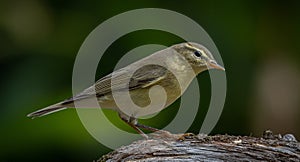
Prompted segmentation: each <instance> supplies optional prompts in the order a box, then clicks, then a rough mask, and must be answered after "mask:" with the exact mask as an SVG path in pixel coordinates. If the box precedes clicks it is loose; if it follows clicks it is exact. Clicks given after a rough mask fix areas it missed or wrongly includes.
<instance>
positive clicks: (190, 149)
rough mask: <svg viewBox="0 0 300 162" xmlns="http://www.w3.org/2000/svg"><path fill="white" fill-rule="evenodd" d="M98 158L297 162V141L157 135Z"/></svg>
mask: <svg viewBox="0 0 300 162" xmlns="http://www.w3.org/2000/svg"><path fill="white" fill-rule="evenodd" d="M100 161H300V143H299V142H297V141H296V139H295V137H294V136H293V135H291V134H287V135H284V136H283V137H282V136H281V135H273V134H272V132H271V131H265V132H264V135H263V137H261V138H256V137H248V136H243V137H242V136H229V135H215V136H207V135H204V134H199V135H193V134H184V135H171V136H170V135H169V136H168V137H164V136H156V137H152V138H150V139H147V140H139V141H135V142H133V143H132V144H130V145H128V146H122V147H121V148H119V149H117V150H115V151H113V152H111V153H109V154H107V155H104V156H102V157H101V158H100V159H99V160H98V162H100Z"/></svg>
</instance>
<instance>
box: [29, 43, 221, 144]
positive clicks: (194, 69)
mask: <svg viewBox="0 0 300 162" xmlns="http://www.w3.org/2000/svg"><path fill="white" fill-rule="evenodd" d="M209 69H218V70H222V71H225V69H224V67H223V66H221V65H219V64H218V63H217V61H216V60H215V59H214V57H213V55H212V54H211V53H210V51H209V50H208V49H207V48H205V47H204V46H203V45H201V44H198V43H195V42H183V43H179V44H175V45H172V46H170V47H167V48H165V49H163V50H160V51H157V52H155V53H153V54H151V55H149V56H147V57H145V58H142V59H140V60H138V61H136V62H134V63H132V64H129V65H127V66H125V67H123V68H121V69H118V70H115V71H113V72H112V73H110V74H108V75H106V76H104V77H102V78H100V79H99V80H97V81H96V82H95V83H94V85H92V86H90V87H88V88H86V89H85V90H83V91H82V92H80V93H78V94H76V95H74V96H73V97H71V98H68V99H66V100H63V101H61V102H59V103H56V104H53V105H50V106H48V107H46V108H43V109H40V110H37V111H35V112H32V113H30V114H28V115H27V116H28V117H30V118H36V117H42V116H45V115H48V114H51V113H54V112H57V111H61V110H64V109H67V108H76V106H75V102H82V101H86V100H88V99H90V98H92V97H94V96H96V97H97V101H98V103H99V105H100V107H101V108H104V109H112V110H115V111H117V112H118V114H119V117H120V118H121V119H122V120H123V121H124V122H126V123H127V124H128V125H129V126H131V127H132V128H133V129H135V130H136V131H137V132H138V133H139V134H141V135H142V136H143V137H145V138H148V136H147V135H146V134H145V133H144V132H143V130H142V129H145V130H150V131H153V132H156V131H160V130H159V129H156V128H153V127H150V126H146V125H142V124H140V123H138V118H139V117H140V116H143V115H150V114H154V113H156V112H157V111H160V110H161V109H164V108H167V107H168V106H169V105H170V104H172V103H173V102H175V101H176V100H177V99H178V98H179V97H180V96H181V95H182V94H183V93H184V91H185V90H186V88H187V87H188V86H189V84H190V83H191V81H192V80H193V79H194V78H195V77H196V76H197V75H198V74H199V73H201V72H203V71H206V70H209ZM156 86H160V87H163V88H164V90H165V91H164V92H165V93H164V94H162V93H161V91H156V92H153V93H154V95H152V97H153V96H154V99H153V98H150V97H149V95H151V93H150V91H151V89H152V88H154V87H156ZM114 92H115V93H114ZM122 92H129V94H130V99H131V100H132V102H133V103H134V104H135V105H137V106H138V107H141V110H143V108H144V107H147V106H149V105H151V102H152V100H158V99H160V98H163V96H165V102H164V103H163V104H161V107H162V108H161V109H157V110H152V109H153V108H151V107H150V108H149V107H148V109H149V110H146V113H145V111H138V110H137V109H134V110H131V111H130V112H129V113H128V112H124V109H120V106H119V104H118V103H117V101H116V99H115V98H114V96H113V95H114V94H121V95H122V94H124V93H122ZM155 98H156V99H155ZM118 102H125V103H123V105H125V106H126V105H127V103H126V101H125V100H121V101H118ZM128 105H130V104H128ZM128 109H129V108H128ZM140 112H142V113H140ZM147 113H148V114H147Z"/></svg>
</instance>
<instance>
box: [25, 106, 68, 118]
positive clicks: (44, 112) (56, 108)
mask: <svg viewBox="0 0 300 162" xmlns="http://www.w3.org/2000/svg"><path fill="white" fill-rule="evenodd" d="M64 109H66V107H65V105H62V103H57V104H54V105H51V106H48V107H46V108H43V109H40V110H38V111H35V112H32V113H30V114H28V115H27V117H30V118H36V117H41V116H45V115H48V114H52V113H54V112H57V111H60V110H64Z"/></svg>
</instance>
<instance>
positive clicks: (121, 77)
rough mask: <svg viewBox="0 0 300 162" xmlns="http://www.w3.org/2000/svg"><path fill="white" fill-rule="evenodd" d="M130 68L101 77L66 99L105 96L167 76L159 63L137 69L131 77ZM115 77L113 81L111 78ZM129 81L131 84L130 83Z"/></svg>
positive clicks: (153, 82) (139, 86)
mask: <svg viewBox="0 0 300 162" xmlns="http://www.w3.org/2000/svg"><path fill="white" fill-rule="evenodd" d="M129 70H130V69H126V68H123V69H120V70H117V71H115V72H114V73H113V74H109V75H107V76H105V77H103V78H101V79H99V80H98V81H97V82H96V83H95V84H94V85H93V86H91V87H89V88H87V89H85V90H84V91H82V92H81V93H79V94H78V95H76V96H74V97H72V98H70V99H68V100H66V101H65V102H72V101H74V100H81V99H84V98H89V97H91V96H94V95H96V96H98V97H100V96H104V95H105V94H108V93H111V92H112V90H114V91H122V90H126V89H128V90H134V89H138V88H146V87H149V86H151V85H153V84H155V83H157V82H159V81H160V80H162V79H164V78H165V77H166V76H167V69H166V68H164V67H162V66H159V65H146V66H143V67H141V68H139V69H138V70H136V71H135V72H134V73H133V75H132V76H131V77H130V71H129ZM112 77H113V81H112V80H111V78H112ZM128 82H129V84H128Z"/></svg>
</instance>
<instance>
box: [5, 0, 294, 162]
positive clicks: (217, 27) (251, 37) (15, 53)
mask: <svg viewBox="0 0 300 162" xmlns="http://www.w3.org/2000/svg"><path fill="white" fill-rule="evenodd" d="M149 7H153V8H165V9H170V10H174V11H177V12H179V13H182V14H184V15H186V16H188V17H190V18H192V19H193V20H195V21H196V22H198V23H199V24H200V25H201V26H202V27H203V28H204V29H205V30H206V31H207V32H208V34H209V35H210V36H211V37H212V39H213V40H214V42H215V44H216V45H217V47H218V49H219V51H220V53H221V55H222V58H223V61H224V64H225V68H226V74H227V89H228V91H227V98H226V103H225V107H224V110H223V113H222V116H221V118H220V120H219V122H218V124H217V126H216V127H215V129H214V130H213V132H212V134H225V133H227V134H233V135H253V136H260V135H261V133H262V131H263V130H266V129H271V130H273V131H274V133H281V134H285V133H293V134H294V135H295V136H296V137H298V138H300V127H299V123H300V120H299V118H298V116H299V115H300V100H299V99H300V73H299V69H300V53H299V52H300V44H299V37H300V30H299V29H300V17H299V15H300V10H299V8H300V5H299V2H298V1H250V0H249V1H237V0H233V1H230V2H229V1H219V2H218V1H197V2H194V1H158V0H155V1H143V2H141V1H136V0H134V1H128V2H124V1H106V2H105V3H104V2H100V1H89V2H83V1H82V2H79V1H59V0H49V1H42V0H27V1H22V0H2V1H1V2H0V43H1V45H0V74H1V80H0V82H1V84H0V89H1V93H0V99H1V108H0V128H1V132H0V137H1V138H0V145H1V147H0V161H92V160H95V159H97V158H99V157H100V156H101V155H102V154H105V153H108V152H109V151H110V149H108V148H106V147H105V146H103V145H101V144H100V143H98V142H97V141H96V140H95V139H94V138H93V137H92V136H91V135H89V133H88V132H87V131H86V130H85V128H84V127H83V126H82V124H81V122H80V120H79V118H78V116H77V114H76V111H74V110H66V111H62V112H59V113H57V114H54V115H49V116H46V117H44V118H39V119H36V120H31V119H28V118H26V114H28V113H30V112H32V111H34V110H37V109H39V108H43V107H45V106H48V105H50V104H53V103H55V102H58V101H60V100H63V99H65V98H68V97H70V96H71V95H72V68H73V63H74V60H75V58H76V54H77V52H78V50H79V47H80V46H81V44H82V42H83V41H84V39H85V37H86V36H87V35H88V34H89V33H90V32H91V31H92V30H93V29H94V28H95V27H96V26H98V25H99V24H100V23H101V22H103V21H105V20H107V19H109V18H110V17H112V16H114V15H116V14H119V13H122V12H125V11H128V10H132V9H137V8H149ZM187 32H189V31H187ZM180 41H181V39H180V38H178V37H177V36H174V35H172V34H170V33H166V32H161V31H154V30H145V31H137V32H133V33H130V34H128V35H126V36H124V37H122V38H120V39H119V40H117V41H116V42H115V43H114V44H113V45H112V46H111V48H109V49H108V51H107V52H106V55H105V56H104V58H103V59H104V61H102V62H100V66H101V69H102V71H100V72H99V76H97V78H100V77H101V76H103V75H105V74H107V73H109V72H110V71H111V70H112V69H113V68H114V66H112V65H113V64H115V63H116V62H117V60H118V58H119V57H121V56H122V54H124V53H125V52H127V51H129V50H130V49H132V48H135V47H137V46H140V45H143V44H149V43H156V44H163V45H166V46H170V45H172V44H174V43H178V42H180ZM99 43H100V42H99ZM110 53H114V55H109V54H110ZM115 54H116V55H115ZM105 60H106V61H105ZM198 81H199V83H201V84H200V89H201V94H207V95H201V96H202V98H201V104H200V107H201V109H199V112H198V114H197V119H196V120H195V122H194V123H193V125H192V126H191V127H190V129H189V132H194V133H197V132H198V131H199V128H200V127H201V123H202V120H203V118H204V117H205V113H206V110H207V106H208V104H209V100H210V98H209V97H208V96H210V82H209V75H208V73H207V72H205V73H203V74H201V75H199V76H198ZM179 102H180V101H177V102H176V103H175V104H174V105H173V106H172V107H174V108H173V109H172V108H170V109H166V110H164V111H163V112H162V113H161V114H159V116H157V117H155V118H153V119H151V120H150V121H149V120H145V121H142V122H143V123H146V124H149V125H152V126H155V127H160V128H162V127H163V126H164V125H166V124H167V123H168V122H169V121H170V120H171V119H172V117H173V116H172V115H169V114H171V113H172V114H175V113H176V107H178V106H177V105H178V103H179ZM106 114H107V115H109V116H111V118H112V119H111V120H112V121H114V123H115V124H116V125H118V126H119V127H122V128H123V127H126V126H125V124H123V123H121V122H120V121H119V119H117V116H116V114H115V113H114V112H109V111H108V112H106ZM162 121H163V122H162ZM99 127H101V123H99ZM125 129H128V128H125ZM112 138H113V135H112Z"/></svg>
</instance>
